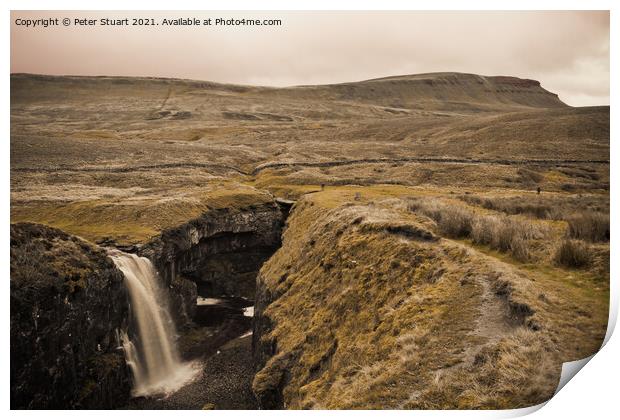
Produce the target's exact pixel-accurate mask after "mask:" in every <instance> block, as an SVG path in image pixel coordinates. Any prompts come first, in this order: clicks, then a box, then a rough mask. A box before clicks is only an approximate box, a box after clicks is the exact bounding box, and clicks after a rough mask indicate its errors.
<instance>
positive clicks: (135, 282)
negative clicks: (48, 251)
mask: <svg viewBox="0 0 620 420" xmlns="http://www.w3.org/2000/svg"><path fill="white" fill-rule="evenodd" d="M109 256H110V258H112V261H114V264H116V266H117V267H118V268H119V269H120V270H121V271H122V272H123V274H124V275H125V285H126V287H127V290H128V291H129V298H130V302H131V305H130V308H131V316H132V323H131V326H130V328H131V329H132V331H130V332H131V339H130V335H129V334H127V332H124V333H123V334H122V337H121V338H122V343H123V349H124V351H125V359H126V360H127V365H128V366H129V367H130V369H131V371H132V374H133V378H134V389H133V392H132V394H133V395H134V396H146V395H155V394H170V393H172V392H173V391H175V390H177V389H179V388H180V387H182V386H183V385H185V384H187V383H188V382H190V381H191V380H193V379H194V378H195V377H196V376H197V375H198V373H199V372H200V368H199V366H197V364H196V363H182V362H181V360H180V357H179V354H178V350H177V348H176V345H175V334H176V332H175V328H174V324H173V322H172V319H171V317H170V313H169V312H168V305H167V301H168V294H167V293H166V290H165V289H163V288H162V287H161V284H160V278H159V275H158V273H157V271H156V270H155V267H154V266H153V264H152V263H151V261H150V260H149V259H148V258H144V257H139V256H137V255H134V254H127V253H124V252H121V251H118V250H111V251H109Z"/></svg>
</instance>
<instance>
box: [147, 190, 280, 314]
mask: <svg viewBox="0 0 620 420" xmlns="http://www.w3.org/2000/svg"><path fill="white" fill-rule="evenodd" d="M283 222H284V216H283V213H282V211H281V210H280V207H279V206H278V204H276V202H275V201H267V202H259V203H257V204H256V205H251V206H247V207H241V208H232V207H231V208H222V209H213V210H210V211H208V212H206V213H204V214H203V215H202V216H200V217H198V218H196V219H193V220H191V221H189V222H187V223H185V224H182V225H180V226H177V227H174V228H170V229H167V230H165V231H164V232H163V233H162V234H161V235H160V236H158V237H157V238H155V239H154V240H152V241H151V242H149V243H148V244H146V245H145V246H144V247H142V248H141V250H140V251H139V253H140V254H142V255H144V256H146V257H148V258H149V259H150V260H151V261H153V263H154V264H155V266H156V267H157V268H158V270H159V272H160V275H161V276H162V278H163V281H164V283H165V284H166V285H168V287H169V289H170V295H171V300H172V302H171V308H172V313H173V316H174V318H175V320H176V322H177V324H178V325H179V326H183V325H185V324H187V323H188V322H189V321H190V320H191V319H192V317H193V314H194V310H195V306H196V296H197V294H199V295H201V296H204V297H209V296H237V297H245V298H249V299H253V298H254V290H255V281H256V275H257V273H258V270H259V269H260V267H261V265H262V264H263V262H264V261H266V260H267V259H268V258H269V257H270V256H271V255H272V254H273V253H274V252H275V250H276V249H277V248H278V247H279V246H280V235H281V232H282V225H283Z"/></svg>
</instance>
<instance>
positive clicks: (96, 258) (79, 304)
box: [11, 223, 131, 409]
mask: <svg viewBox="0 0 620 420" xmlns="http://www.w3.org/2000/svg"><path fill="white" fill-rule="evenodd" d="M127 302H128V300H127V296H126V292H125V288H124V286H123V275H122V273H121V272H120V271H119V270H117V269H116V267H115V266H114V264H113V263H112V261H111V260H110V259H109V258H107V256H106V253H105V251H104V250H102V249H101V248H99V247H97V246H95V245H92V244H90V243H88V242H85V241H83V240H81V239H79V238H77V237H75V236H71V235H69V234H67V233H65V232H63V231H61V230H59V229H54V228H50V227H47V226H43V225H38V224H33V223H18V224H12V225H11V408H12V409H24V408H28V409H59V408H65V409H66V408H110V407H114V406H117V405H118V404H120V403H122V402H123V401H125V400H126V399H127V398H128V397H129V393H130V386H131V383H130V373H129V371H128V369H127V366H126V364H125V359H124V356H123V352H122V350H119V349H118V346H119V343H118V339H117V333H116V332H117V330H118V329H119V328H125V327H126V325H127V319H128V310H129V308H128V303H127Z"/></svg>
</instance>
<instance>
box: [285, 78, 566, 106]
mask: <svg viewBox="0 0 620 420" xmlns="http://www.w3.org/2000/svg"><path fill="white" fill-rule="evenodd" d="M290 89H294V90H296V91H297V94H298V95H301V96H304V95H307V96H308V97H312V96H317V95H320V96H322V97H326V96H334V95H335V96H337V98H338V99H339V100H358V101H362V102H368V103H375V104H382V105H384V106H388V107H392V108H403V109H426V110H432V109H437V110H440V109H441V110H446V111H450V110H454V111H456V110H491V109H507V108H564V107H566V104H565V103H563V102H562V101H561V100H560V99H559V98H558V95H556V94H555V93H552V92H549V91H548V90H546V89H544V88H542V87H541V85H540V82H538V81H536V80H531V79H520V78H518V77H509V76H481V75H477V74H468V73H454V72H450V73H426V74H415V75H407V76H394V77H385V78H380V79H372V80H365V81H362V82H350V83H340V84H333V85H319V86H299V87H295V88H290Z"/></svg>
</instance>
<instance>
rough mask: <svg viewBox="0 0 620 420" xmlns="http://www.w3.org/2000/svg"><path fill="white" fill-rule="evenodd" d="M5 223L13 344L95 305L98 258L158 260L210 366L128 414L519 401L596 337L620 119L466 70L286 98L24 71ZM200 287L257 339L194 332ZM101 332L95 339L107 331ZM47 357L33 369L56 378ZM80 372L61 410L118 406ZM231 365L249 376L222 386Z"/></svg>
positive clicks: (530, 397)
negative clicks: (237, 314)
mask: <svg viewBox="0 0 620 420" xmlns="http://www.w3.org/2000/svg"><path fill="white" fill-rule="evenodd" d="M11 223H12V227H13V228H14V229H15V233H13V231H12V248H11V252H12V254H11V258H12V260H11V273H12V279H11V288H12V289H11V296H12V301H11V309H12V314H11V321H12V331H11V338H12V346H13V343H17V342H19V343H20V346H21V347H20V348H21V349H22V350H23V348H26V347H28V345H29V344H28V343H31V342H34V341H37V337H40V335H41V334H42V332H41V331H40V330H39V329H37V328H38V327H37V328H35V327H26V325H30V324H31V323H32V322H36V321H32V317H33V316H32V315H31V313H30V309H29V308H30V307H31V306H32V305H35V306H36V305H38V303H37V302H39V300H41V299H43V298H45V296H49V293H52V294H59V295H61V296H62V299H61V298H58V300H57V302H58V305H61V304H62V302H63V299H65V300H64V302H65V304H66V302H74V301H78V300H80V299H82V297H81V296H80V290H83V291H85V292H84V293H85V294H86V295H88V296H90V298H92V296H91V295H89V293H88V290H89V282H91V281H92V279H93V276H95V277H96V276H97V273H98V272H99V271H98V270H99V269H97V268H92V269H91V268H89V267H95V266H96V267H98V266H100V265H101V264H103V263H101V262H97V263H96V264H95V263H91V262H89V261H94V260H92V258H95V257H92V255H95V254H96V255H99V254H97V253H96V250H97V249H98V248H99V247H102V246H105V247H118V248H121V249H124V250H128V251H131V252H138V253H141V255H146V256H149V257H150V258H152V259H153V260H154V261H158V263H157V264H156V265H157V267H158V268H159V269H160V271H161V273H162V276H163V277H164V280H165V281H166V282H167V284H169V286H170V290H171V291H172V292H171V293H172V294H173V296H172V300H173V302H175V303H174V304H173V306H174V308H182V311H181V310H179V311H178V312H179V313H178V314H176V315H175V317H176V320H177V324H178V325H179V331H180V337H179V343H180V346H181V348H182V349H186V350H187V354H191V355H192V357H194V356H196V355H202V356H204V358H205V366H207V368H206V371H205V378H207V379H205V381H203V382H201V385H190V386H189V388H191V387H192V386H194V388H192V390H191V393H192V397H191V398H189V399H188V398H185V397H180V396H176V397H175V396H172V397H171V401H177V402H178V403H175V404H176V405H174V404H172V403H170V404H172V405H169V406H168V405H166V403H165V402H161V401H159V402H149V401H148V400H145V399H142V400H140V401H133V402H131V401H130V402H129V404H134V405H135V407H137V408H141V407H146V408H149V407H161V408H167V407H171V408H190V407H197V408H200V407H202V406H204V405H205V404H206V405H209V406H211V405H212V406H213V407H215V408H256V407H263V408H516V407H523V406H529V405H533V404H537V403H540V402H542V401H545V400H547V399H549V398H550V397H551V396H552V395H553V392H554V390H555V388H556V386H557V384H558V379H559V375H560V371H561V364H562V362H565V361H571V360H576V359H580V358H584V357H586V356H589V355H591V354H592V353H594V352H595V351H597V350H598V348H599V347H600V345H601V343H602V340H603V337H604V335H605V331H606V325H607V314H608V297H609V107H608V106H600V107H581V108H574V107H570V106H567V105H566V104H564V103H563V102H562V101H561V100H560V99H559V98H558V96H557V95H555V94H553V93H551V92H548V91H547V90H545V89H544V88H543V87H541V86H540V83H538V82H537V81H534V80H527V79H519V78H515V77H504V76H498V77H487V76H478V75H473V74H462V73H433V74H421V75H411V76H398V77H387V78H382V79H374V80H368V81H363V82H353V83H343V84H335V85H323V86H297V87H290V88H270V87H256V86H238V85H227V84H219V83H212V82H202V81H191V80H178V79H158V78H129V77H77V76H63V77H60V76H43V75H28V74H14V75H12V76H11ZM35 224H36V225H35ZM38 224H42V225H46V226H49V227H52V228H56V229H59V230H61V231H62V232H64V233H66V234H69V235H70V236H69V238H73V239H67V237H66V236H62V240H60V239H59V240H54V239H50V238H53V237H54V235H55V234H54V233H53V232H52V233H50V232H45V233H41V232H40V229H42V228H41V227H39V226H38ZM64 233H63V235H65V234H64ZM58 235H60V233H58ZM72 235H74V236H72ZM280 237H281V239H280ZM14 238H15V240H14ZM29 238H30V239H29ZM37 238H38V239H37ZM18 239H19V240H18ZM29 241H30V242H34V243H36V246H35V245H32V246H31V245H29V243H30V242H29ZM68 243H71V244H72V245H71V248H67V246H68V245H66V244H68ZM76 243H79V244H82V245H80V246H77V245H75V244H76ZM84 244H86V245H84ZM76 247H77V248H76ZM79 247H82V248H81V249H84V250H86V249H87V248H88V251H83V252H84V253H85V254H84V255H85V256H84V257H83V258H81V259H77V260H79V262H76V261H73V260H71V259H70V258H69V256H73V255H77V254H76V253H79V252H82V251H76V250H75V249H79ZM89 247H91V248H92V249H91V248H89ZM74 248H75V249H74ZM68 249H69V250H68ZM93 249H94V250H95V251H93ZM35 254H36V255H38V254H41V255H44V257H41V258H38V257H36V255H35ZM69 254H70V255H69ZM25 255H26V256H25ZM80 255H81V254H80ZM68 258H69V259H68ZM97 258H105V256H103V257H97ZM33 259H34V260H36V261H38V262H37V264H39V263H40V265H41V266H42V267H43V266H45V267H48V266H50V265H51V266H53V267H55V268H54V269H53V270H52V274H51V275H50V276H49V278H56V279H57V280H58V279H60V280H59V281H60V284H56V286H55V287H56V289H54V291H48V292H45V293H43V292H42V291H41V290H43V288H45V287H48V285H49V283H46V282H47V281H48V280H41V281H40V282H38V283H36V285H34V286H28V278H29V277H28V276H29V273H30V271H29V266H30V265H32V260H33ZM58 259H61V260H62V264H60V265H59V264H56V263H55V262H54V261H56V260H58ZM50 261H51V262H50ZM72 261H73V262H72ZM85 261H86V262H85ZM78 263H79V264H82V265H83V266H84V268H83V270H82V271H79V272H78V273H77V274H76V273H75V271H76V270H73V269H71V268H68V267H67V266H68V265H69V266H70V265H71V264H78ZM54 264H55V265H54ZM84 272H87V273H86V274H84ZM67 273H68V274H67ZM168 273H169V274H168ZM80 276H83V278H82V277H80ZM46 278H47V277H46ZM80 280H83V282H81V283H80ZM49 281H51V280H49ZM63 282H64V283H63ZM68 285H70V286H68ZM29 287H31V288H32V289H36V293H35V294H34V296H35V297H32V296H31V295H29V294H28V293H30V290H31V289H30V288H29ZM98 287H99V286H98ZM192 288H193V289H192ZM45 290H47V289H45ZM97 290H98V292H97V293H105V291H101V290H100V289H97ZM32 293H34V292H32ZM115 293H117V291H115ZM197 296H201V297H203V298H222V297H229V298H230V297H235V298H239V297H242V298H244V299H247V300H248V301H251V302H253V303H254V318H253V321H252V329H253V335H252V336H251V337H249V336H248V335H247V334H244V335H243V336H241V338H236V339H234V340H233V341H228V343H227V344H226V345H225V346H224V347H222V348H220V346H222V345H223V344H224V343H225V342H226V340H229V339H231V338H232V337H233V336H235V337H236V336H239V335H241V334H242V333H243V332H244V331H245V329H247V328H249V326H248V325H247V320H246V321H244V322H246V324H244V327H243V328H241V329H240V330H239V331H237V330H238V329H239V327H238V325H237V324H235V325H236V326H234V327H230V328H228V327H225V328H224V327H221V325H220V326H219V327H217V328H220V329H219V330H218V329H217V328H216V327H214V326H213V325H211V324H209V323H208V322H207V323H206V324H205V323H204V322H202V323H201V322H200V320H202V321H204V319H205V316H206V315H205V312H204V311H205V309H204V307H201V306H198V307H195V303H196V297H197ZM33 302H34V303H33ZM55 302H56V301H55ZM48 306H49V305H48ZM14 308H19V310H20V314H15V313H14V312H15V310H16V309H14ZM37 308H39V307H38V306H37ZM41 308H43V309H41V310H47V311H51V312H53V311H55V310H56V309H55V306H52V307H47V306H45V305H41ZM229 309H230V308H229ZM37 310H39V309H37ZM75 310H76V311H78V312H76V313H79V311H83V310H84V309H83V305H82V306H80V305H76V306H75ZM201 311H202V312H201ZM117 312H118V311H117ZM207 315H208V314H207ZM38 316H39V315H37V317H38ZM76 316H78V315H76ZM95 316H96V314H95ZM119 316H120V315H118V314H117V313H116V312H115V317H116V318H118V317H119ZM14 318H15V319H14ZM18 318H19V319H18ZM57 318H58V317H51V316H50V317H49V319H50V321H49V322H50V323H52V324H53V323H54V322H56V323H61V322H64V321H62V320H59V319H57ZM207 318H208V316H207ZM241 318H243V317H241ZM104 324H105V326H103V324H102V325H100V327H101V330H102V331H105V332H102V333H98V334H95V335H93V339H92V342H90V341H89V344H88V345H90V346H95V345H96V344H100V343H101V342H102V340H101V339H99V338H97V337H99V336H101V335H103V336H106V337H108V335H110V337H111V336H112V335H111V333H110V331H112V330H113V329H114V328H116V326H115V325H113V322H112V321H109V320H107V318H106V322H105V323H104ZM17 325H20V328H22V330H18V329H17ZM33 325H34V324H33ZM226 325H228V324H226ZM14 326H15V328H14ZM27 328H30V329H31V330H28V331H29V333H28V334H25V333H22V331H23V329H27ZM76 328H77V327H76ZM214 328H216V329H215V330H214ZM222 328H223V329H224V330H226V331H224V332H222V331H223V330H222ZM226 328H228V329H226ZM76 331H77V332H78V334H79V331H80V330H79V328H78V329H77V330H76ZM218 331H219V332H218ZM231 331H233V332H234V333H233V332H231ZM48 333H49V332H48ZM220 333H221V334H220ZM237 333H238V334H237ZM218 334H220V335H218ZM235 334H236V335H235ZM26 335H27V337H25V336H26ZM24 337H25V338H24ZM209 337H211V338H213V337H215V338H214V339H213V340H215V341H213V340H212V341H209V340H210V338H209ZM223 337H224V338H226V339H224V338H223ZM19 340H26V341H25V342H21V341H19ZM97 340H99V342H97ZM235 340H236V341H235ZM108 341H109V340H106V343H107V342H108ZM67 342H68V343H71V340H70V339H68V341H67ZM24 343H26V344H24ZM214 343H215V344H214ZM85 345H86V344H85ZM226 346H228V347H226ZM70 347H71V346H70ZM100 347H101V346H100V345H99V347H98V351H100V352H101V349H100ZM104 347H105V348H107V347H109V348H110V352H112V351H113V347H114V345H113V344H109V345H107V347H106V346H104ZM73 348H74V352H77V350H75V346H74V347H73ZM105 348H104V350H103V353H105V352H106V350H105ZM207 348H208V349H209V350H208V351H206V350H205V349H207ZM217 349H220V350H221V352H220V350H217ZM227 349H233V350H232V351H229V352H227ZM216 350H217V352H216ZM20 351H21V350H20ZM12 352H13V347H12ZM79 352H82V353H84V357H83V359H84V360H91V359H89V357H91V356H90V353H92V352H94V350H92V349H91V350H89V349H81V350H79ZM52 353H53V352H52ZM82 353H80V354H82ZM24 354H25V353H24ZM227 354H230V355H231V356H230V357H233V358H234V359H235V360H234V361H230V363H229V362H227V361H226V362H223V361H222V360H219V359H217V360H216V359H214V358H215V357H223V356H225V355H227ZM53 356H54V355H53V354H52V355H50V357H49V359H46V360H45V361H41V362H40V365H37V366H45V369H47V370H46V372H47V371H48V370H49V372H50V373H49V374H47V376H46V378H48V379H49V378H56V379H49V383H50V384H51V383H57V382H54V381H56V380H57V377H58V375H62V369H60V371H61V374H59V373H58V371H54V372H52V371H51V370H50V369H51V368H50V366H49V365H50V364H52V365H53V364H54V363H55V362H54V360H55V358H54V357H53ZM56 356H57V355H56ZM33 357H34V356H33ZM72 357H74V356H72ZM97 357H100V356H97ZM101 357H103V356H101ZM12 360H13V354H12ZM19 360H20V363H26V362H24V361H23V360H22V358H20V359H19ZM80 360H81V359H80ZM239 360H242V362H239ZM84 363H85V365H84V366H90V365H89V364H88V363H90V362H88V363H87V362H84ZM235 363H236V364H235ZM239 363H243V364H244V365H243V366H241V367H240V366H239ZM91 364H92V363H91ZM74 365H75V364H73V365H72V366H74ZM99 365H100V364H97V366H99ZM248 365H250V366H248ZM215 367H217V368H218V369H220V371H219V372H215V371H214V369H215ZM19 369H21V365H19V366H18V365H15V366H13V361H12V367H11V371H12V375H11V379H12V401H13V400H14V395H18V394H20V392H21V393H22V394H23V393H24V392H25V391H24V389H26V388H24V387H21V388H19V387H17V386H13V385H14V382H16V381H17V382H18V381H20V380H26V379H23V378H21V377H20V378H19V379H18V378H17V376H14V374H13V372H14V371H15V372H17V370H19ZM33 369H34V368H33ZM89 369H90V370H89ZM84 370H85V371H87V373H84V375H83V376H84V378H82V376H80V375H81V374H77V375H75V372H74V376H75V377H77V378H78V379H76V380H74V382H72V385H71V386H72V387H73V388H75V395H76V397H75V398H70V399H68V400H67V401H65V402H63V404H64V405H65V406H89V405H90V406H101V404H103V406H104V407H105V406H106V404H110V402H109V401H110V399H109V398H107V397H106V398H103V397H88V398H87V397H86V396H88V395H94V394H93V393H95V391H94V389H95V388H96V386H95V385H93V380H92V378H91V379H88V378H87V377H89V376H88V375H91V376H92V372H93V369H91V368H84ZM109 370H110V369H107V370H106V371H105V375H107V376H105V375H104V376H105V377H106V378H112V379H109V381H112V383H113V382H114V381H118V380H119V379H118V378H117V376H118V375H116V376H114V375H112V376H110V375H111V374H110V373H109V372H108V371H109ZM227 371H229V372H237V373H238V375H239V377H240V379H239V383H235V384H232V385H231V384H230V383H229V382H226V383H224V384H222V387H223V388H222V389H219V390H214V389H213V387H217V386H219V385H218V384H220V383H222V381H223V379H222V378H224V377H226V372H227ZM97 372H99V371H97ZM97 375H99V373H97ZM102 375H103V374H102ZM89 378H90V377H89ZM97 378H98V379H97V380H96V381H94V382H97V383H103V382H105V381H104V380H102V379H101V378H102V377H100V376H97ZM213 378H216V379H213ZM217 378H220V379H217ZM48 379H46V380H45V381H48ZM106 380H108V379H106ZM207 380H208V381H210V382H212V383H214V385H213V386H212V387H211V388H209V387H205V385H204V384H205V383H206V381H207ZM45 381H43V382H42V383H48V382H45ZM88 381H90V382H88ZM218 381H219V382H218ZM226 381H229V380H228V379H226ZM84 383H87V384H88V386H86V385H84ZM108 388H112V387H108ZM108 388H106V389H108ZM119 389H120V388H119ZM227 390H228V391H227ZM104 391H105V392H112V391H110V390H109V389H108V390H107V391H106V390H101V391H96V392H99V394H97V395H103V394H104V393H105V392H104ZM181 391H182V390H181ZM181 391H179V392H181ZM29 392H30V391H29ZM37 392H39V391H36V392H35V391H32V392H31V393H32V394H33V395H35V394H36V393H37ZM188 392H189V391H188ZM231 393H232V394H234V393H238V394H239V395H242V398H241V397H240V401H236V402H235V401H231V399H232V400H234V398H231ZM106 395H107V394H106ZM33 398H34V397H33ZM175 398H176V400H175ZM218 398H219V399H218ZM35 400H36V398H35V399H29V398H25V399H21V400H20V402H19V405H23V406H30V407H35V406H37V404H34V405H33V403H32V401H35ZM189 400H191V401H189ZM15 401H17V400H16V399H15ZM22 401H23V402H22ZM29 401H30V402H29ZM93 401H95V402H93ZM41 404H42V405H39V406H43V407H48V406H50V403H49V402H47V403H41ZM45 404H47V405H45ZM80 404H81V405H80ZM98 404H99V405H98ZM149 404H150V405H149ZM51 405H53V404H51ZM107 408H110V407H107Z"/></svg>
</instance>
